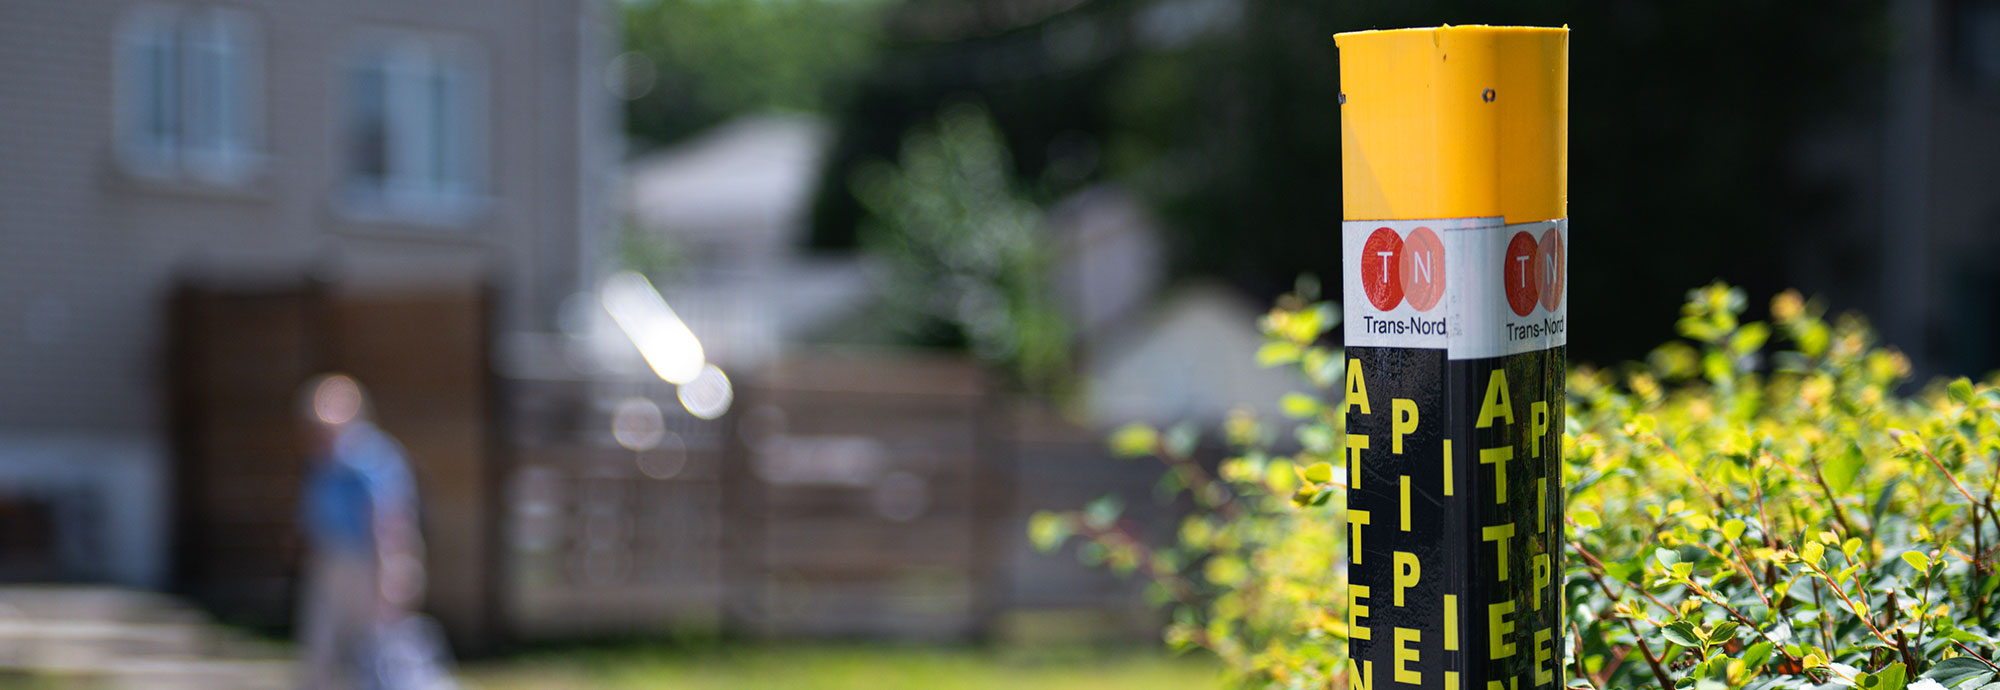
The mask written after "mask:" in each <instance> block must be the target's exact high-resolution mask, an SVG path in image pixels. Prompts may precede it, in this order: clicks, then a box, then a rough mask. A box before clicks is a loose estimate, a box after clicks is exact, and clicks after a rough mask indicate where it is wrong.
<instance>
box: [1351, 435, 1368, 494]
mask: <svg viewBox="0 0 2000 690" xmlns="http://www.w3.org/2000/svg"><path fill="white" fill-rule="evenodd" d="M1364 450H1368V436H1367V435H1366V434H1348V435H1347V488H1350V489H1359V488H1361V451H1364Z"/></svg>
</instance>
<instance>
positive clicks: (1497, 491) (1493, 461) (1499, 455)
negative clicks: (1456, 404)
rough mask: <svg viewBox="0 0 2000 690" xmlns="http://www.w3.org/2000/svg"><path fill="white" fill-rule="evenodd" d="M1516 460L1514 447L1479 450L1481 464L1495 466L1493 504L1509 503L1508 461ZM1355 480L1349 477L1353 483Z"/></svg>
mask: <svg viewBox="0 0 2000 690" xmlns="http://www.w3.org/2000/svg"><path fill="white" fill-rule="evenodd" d="M1513 459H1514V447H1513V446H1501V447H1499V448H1481V449H1479V464H1481V465H1492V466H1493V502H1494V503H1506V502H1507V461H1509V460H1513ZM1352 479H1353V478H1352V477H1349V480H1350V481H1351V480H1352Z"/></svg>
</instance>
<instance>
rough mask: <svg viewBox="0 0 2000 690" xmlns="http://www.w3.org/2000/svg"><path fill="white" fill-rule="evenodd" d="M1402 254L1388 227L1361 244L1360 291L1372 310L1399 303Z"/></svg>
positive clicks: (1370, 235)
mask: <svg viewBox="0 0 2000 690" xmlns="http://www.w3.org/2000/svg"><path fill="white" fill-rule="evenodd" d="M1531 241H1532V240H1531ZM1402 253H1403V238H1401V237H1398V236H1397V235H1396V231H1394V230H1390V229H1388V228H1377V229H1376V230H1375V232H1373V233H1371V234H1369V235H1368V241H1367V242H1363V243H1362V244H1361V291H1362V292H1364V293H1367V295H1368V303H1369V304H1373V305H1375V308H1376V309H1379V310H1382V311H1389V310H1391V309H1395V308H1396V305H1398V304H1401V303H1402V302H1403V276H1402V266H1401V264H1402V261H1401V260H1400V259H1401V256H1400V255H1401V254H1402ZM1530 299H1531V300H1532V299H1533V298H1530Z"/></svg>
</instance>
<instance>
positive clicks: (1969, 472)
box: [1029, 284, 2000, 690]
mask: <svg viewBox="0 0 2000 690" xmlns="http://www.w3.org/2000/svg"><path fill="white" fill-rule="evenodd" d="M1310 299H1311V298H1310V295H1308V296H1306V297H1305V298H1303V299H1302V298H1299V297H1288V298H1286V299H1284V300H1281V301H1280V303H1279V305H1278V307H1277V308H1276V309H1274V310H1273V311H1272V312H1271V313H1270V314H1269V315H1268V316H1266V317H1265V318H1264V322H1263V328H1264V332H1265V333H1266V334H1267V336H1268V337H1269V344H1268V345H1267V346H1266V347H1265V350H1264V352H1262V353H1260V355H1259V358H1260V359H1261V360H1264V362H1265V363H1266V364H1271V365H1286V366H1295V367H1297V368H1298V369H1299V370H1300V371H1301V372H1302V373H1303V374H1304V375H1305V377H1306V378H1307V379H1308V380H1309V381H1311V382H1312V383H1313V384H1314V385H1315V386H1316V387H1317V389H1318V390H1320V391H1322V392H1325V391H1328V390H1329V389H1330V388H1331V387H1332V386H1334V385H1337V382H1338V380H1339V378H1338V372H1339V371H1340V369H1341V366H1342V365H1341V363H1340V354H1339V353H1338V351H1337V350H1335V349H1332V348H1329V347H1327V346H1326V345H1324V344H1322V343H1321V340H1322V338H1323V337H1324V335H1325V334H1326V333H1327V331H1328V329H1330V328H1331V327H1332V326H1333V324H1334V321H1335V320H1336V319H1335V318H1334V316H1333V315H1334V314H1335V308H1334V307H1333V306H1332V305H1329V304H1327V303H1323V302H1312V301H1310ZM1746 304H1747V299H1746V296H1745V293H1744V292H1743V291H1741V290H1739V289H1734V288H1730V287H1727V286H1724V285H1720V284H1717V285H1712V286H1709V287H1706V288H1702V289H1698V290H1695V291H1692V292H1691V293H1689V295H1688V301H1687V303H1686V305H1685V306H1684V307H1683V309H1682V314H1681V318H1680V319H1679V321H1678V322H1677V330H1678V331H1679V332H1680V334H1681V335H1682V336H1683V337H1684V338H1685V340H1678V341H1675V342H1671V343H1668V344H1666V345H1664V346H1661V347H1660V348H1658V349H1656V350H1654V351H1653V353H1652V354H1651V356H1650V357H1648V358H1647V360H1646V361H1645V362H1643V363H1631V364H1627V365H1624V366H1620V367H1616V368H1613V369H1592V368H1583V367H1579V368H1577V369H1576V370H1574V371H1573V372H1572V373H1571V375H1570V377H1569V392H1568V396H1569V400H1568V410H1569V418H1568V420H1567V434H1566V435H1565V437H1564V441H1563V462H1564V464H1563V475H1564V482H1565V485H1566V487H1567V492H1568V509H1567V514H1566V518H1565V521H1566V523H1567V537H1566V538H1567V542H1568V550H1567V553H1566V555H1565V557H1564V563H1565V568H1566V573H1565V580H1564V587H1565V597H1566V599H1565V600H1566V602H1567V605H1568V608H1567V609H1566V619H1567V623H1568V626H1569V627H1568V629H1566V630H1565V631H1563V644H1562V646H1563V648H1564V650H1565V652H1564V653H1565V671H1564V673H1565V677H1566V678H1568V679H1569V686H1570V687H1594V688H1613V687H1661V688H1663V689H1664V688H1677V687H1696V688H1703V689H1707V688H1722V687H1734V688H1808V687H1860V688H1869V689H1886V690H1898V689H1900V688H1904V687H1910V688H1927V689H1930V690H1936V689H1937V688H1984V689H1986V690H1993V688H1995V687H1996V686H1995V685H1993V682H1994V679H1995V678H1996V677H2000V665H1996V664H1995V662H1996V659H2000V639H1997V637H1996V636H2000V596H1996V592H1995V590H1996V589H2000V574H1996V561H2000V512H1997V511H1996V500H1995V494H1996V490H1997V489H2000V486H1997V484H2000V472H1996V460H1997V459H2000V388H1996V386H1995V383H1996V382H1995V381H1987V382H1985V383H1976V382H1973V381H1971V380H1967V379H1958V380H1955V381H1950V382H1948V383H1939V384H1935V385H1932V386H1930V387H1928V388H1926V389H1924V390H1923V391H1922V392H1920V393H1918V394H1915V395H1908V396H1906V395H1903V394H1900V393H1898V387H1899V386H1901V385H1902V384H1903V383H1904V378H1905V377H1906V376H1907V375H1908V362H1907V361H1906V360H1905V359H1904V358H1903V357H1902V355H1900V354H1899V353H1897V352H1896V351H1894V350H1891V349H1885V348H1883V347H1881V346H1880V345H1879V344H1877V343H1876V342H1875V341H1874V337H1873V335H1872V334H1871V333H1870V331H1869V329H1868V327H1867V326H1866V324H1865V323H1864V322H1863V321H1862V320H1861V319H1859V318H1857V317H1852V316H1846V317H1841V318H1838V319H1833V320H1828V319H1827V318H1825V317H1824V308H1823V307H1822V306H1821V305H1820V304H1818V303H1816V302H1812V301H1807V300H1805V299H1802V298H1801V297H1800V296H1799V295H1798V294H1797V293H1795V292H1786V293H1783V294H1780V295H1779V296H1778V297H1777V298H1776V299H1774V300H1773V301H1772V302H1771V304H1770V312H1771V314H1772V320H1771V321H1770V322H1768V323H1766V322H1754V321H1745V320H1743V319H1742V318H1741V315H1742V313H1743V312H1744V311H1745V307H1746ZM1283 407H1284V409H1285V410H1286V412H1287V414H1288V415H1290V416H1292V417H1294V418H1295V421H1293V422H1289V423H1286V424H1280V425H1272V424H1268V423H1265V422H1261V421H1258V420H1255V419H1252V418H1250V417H1248V416H1247V415H1239V416H1236V417H1234V418H1232V419H1231V420H1230V421H1229V422H1228V424H1227V425H1226V428H1225V429H1224V436H1225V437H1226V439H1227V441H1228V443H1229V445H1230V446H1231V447H1232V448H1234V449H1235V451H1236V452H1235V455H1234V457H1232V458H1230V459H1228V460H1227V461H1225V462H1224V463H1222V465H1221V467H1220V471H1219V473H1218V474H1217V475H1216V476H1214V477H1208V476H1206V475H1203V474H1201V471H1200V466H1199V465H1198V464H1196V463H1194V462H1193V461H1192V460H1191V456H1190V452H1191V450H1192V448H1193V444H1192V442H1191V441H1186V440H1183V441H1181V442H1178V443H1169V442H1168V441H1167V439H1169V438H1170V437H1174V436H1176V435H1177V434H1178V435H1179V436H1181V437H1183V438H1184V439H1185V438H1186V437H1189V436H1191V435H1192V433H1191V431H1190V430H1182V431H1179V432H1172V433H1165V434H1162V433H1159V432H1156V431H1154V430H1151V429H1148V428H1145V427H1131V428H1127V429H1123V430H1120V431H1119V432H1118V433H1116V434H1114V435H1113V437H1112V439H1113V440H1112V445H1113V449H1114V450H1115V451H1117V452H1118V453H1120V454H1122V455H1128V456H1146V455H1151V456H1155V457H1159V458H1160V459H1162V460H1163V461H1165V462H1166V464H1167V466H1168V467H1169V468H1171V469H1170V471H1171V472H1174V473H1179V474H1182V475H1184V476H1188V477H1190V480H1189V481H1187V482H1186V485H1187V486H1189V487H1193V489H1192V490H1193V493H1194V496H1195V498H1196V502H1197V504H1198V505H1199V506H1201V509H1200V510H1199V511H1197V512H1196V513H1195V514H1193V515H1190V516H1189V517H1187V518H1186V519H1185V521H1184V522H1183V524H1182V526H1181V530H1180V534H1179V540H1178V542H1177V543H1175V544H1172V545H1165V546H1158V545H1147V544H1143V543H1140V542H1139V541H1138V540H1136V539H1134V538H1132V537H1131V536H1129V535H1130V534H1131V533H1130V532H1128V530H1127V526H1125V525H1122V524H1120V522H1119V521H1118V519H1117V516H1116V514H1115V513H1111V512H1108V511H1106V510H1104V509H1102V508H1099V509H1098V510H1096V511H1089V510H1086V511H1078V512H1070V513H1040V514H1037V515H1035V516H1034V517H1033V518H1032V520H1031V522H1030V525H1029V530H1030V534H1031V537H1033V538H1034V540H1035V541H1036V542H1037V543H1038V544H1039V545H1040V546H1042V547H1044V548H1055V547H1058V546H1060V545H1061V544H1063V543H1064V542H1066V541H1069V540H1070V539H1072V538H1079V539H1081V540H1082V541H1083V542H1085V543H1087V544H1089V545H1090V546H1089V549H1088V550H1089V551H1090V552H1091V553H1093V554H1094V556H1093V557H1094V558H1098V559H1101V560H1102V561H1103V562H1105V563H1107V564H1108V565H1109V566H1110V567H1113V568H1116V569H1120V570H1125V571H1139V572H1142V573H1143V574H1145V575H1146V576H1148V577H1149V578H1151V580H1152V581H1153V585H1152V588H1151V589H1152V591H1153V593H1154V595H1155V596H1156V597H1157V599H1158V600H1159V601H1161V602H1162V603H1163V604H1164V605H1166V606H1168V607H1169V608H1170V609H1171V611H1172V623H1171V625H1170V626H1169V627H1168V629H1167V633H1166V636H1167V640H1168V642H1169V643H1170V644H1172V645H1174V646H1176V647H1180V648H1188V647H1200V648H1205V649H1208V650H1211V651H1213V652H1214V653H1216V654H1217V655H1218V656H1220V657H1221V658H1222V659H1223V660H1225V661H1226V662H1227V663H1228V665H1229V666H1230V667H1231V668H1232V669H1233V670H1234V671H1235V673H1236V675H1237V676H1238V677H1239V678H1240V679H1241V680H1243V681H1244V683H1245V684H1246V685H1249V686H1255V687H1276V688H1329V687H1344V686H1345V685H1346V679H1345V676H1344V674H1345V673H1346V671H1347V667H1346V657H1345V650H1346V646H1347V644H1346V643H1347V627H1346V620H1347V615H1346V610H1345V596H1344V593H1345V592H1344V588H1345V586H1346V582H1345V580H1344V577H1343V575H1342V569H1341V568H1339V567H1336V566H1334V565H1333V564H1338V563H1344V562H1346V559H1347V555H1346V553H1345V548H1346V545H1345V544H1344V541H1345V539H1344V537H1343V535H1345V534H1346V528H1345V525H1344V524H1343V511H1344V509H1343V505H1342V503H1343V497H1344V494H1345V491H1344V488H1343V483H1342V482H1343V481H1344V479H1345V477H1344V476H1343V474H1344V470H1343V469H1341V468H1340V465H1341V463H1339V462H1336V461H1335V459H1336V458H1338V457H1339V455H1338V454H1339V452H1340V448H1339V445H1338V441H1337V440H1336V439H1339V438H1342V435H1341V434H1340V433H1339V431H1340V423H1341V420H1340V419H1339V416H1338V412H1337V409H1336V406H1332V405H1327V404H1324V403H1323V402H1322V400H1321V399H1320V398H1318V397H1315V396H1310V395H1301V396H1298V397H1296V398H1295V399H1288V400H1286V401H1285V404H1284V406H1283ZM1281 432H1282V438H1283V439H1284V441H1285V442H1284V443H1283V444H1280V443H1279V440H1280V437H1281ZM1281 447H1282V448H1286V450H1278V448H1281Z"/></svg>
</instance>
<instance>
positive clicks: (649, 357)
mask: <svg viewBox="0 0 2000 690" xmlns="http://www.w3.org/2000/svg"><path fill="white" fill-rule="evenodd" d="M600 299H601V300H602V301H603V302H604V311H605V312H606V313H609V314H610V315H611V320H612V321H614V322H616V323H617V324H618V329H619V330H622V331H624V332H625V337H627V338H630V339H631V340H632V345H633V346H634V347H637V348H638V349H639V355H640V356H641V357H644V358H646V364H647V366H650V367H652V368H653V373H655V374H658V375H659V376H660V378H662V379H665V380H667V381H668V382H670V383H674V384H677V385H685V384H687V383H688V382H690V381H693V380H695V377H697V376H700V375H701V374H702V373H703V370H702V365H703V363H704V362H706V361H707V360H706V359H704V357H705V355H704V354H703V353H702V351H701V341H699V340H696V339H695V337H694V331H690V330H688V327H687V324H686V323H683V322H682V321H681V318H680V316H678V315H676V314H674V310H673V309H672V308H670V307H668V306H667V301H666V300H665V299H662V298H661V297H660V292H659V291H658V290H655V289H653V284H652V283H651V282H648V281H647V280H646V278H645V276H641V275H639V274H637V273H634V272H631V271H623V272H620V273H618V274H616V275H613V276H611V277H610V278H608V279H606V280H605V281H604V290H603V294H602V296H601V297H600ZM682 399H683V400H685V399H686V397H685V394H683V397H682ZM724 406H725V407H727V403H725V404H724Z"/></svg>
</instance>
